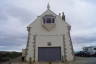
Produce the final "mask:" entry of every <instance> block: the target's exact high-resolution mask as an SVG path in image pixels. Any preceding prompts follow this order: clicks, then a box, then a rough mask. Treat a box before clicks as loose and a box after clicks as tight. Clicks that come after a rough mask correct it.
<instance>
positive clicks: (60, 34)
mask: <svg viewBox="0 0 96 64" xmlns="http://www.w3.org/2000/svg"><path fill="white" fill-rule="evenodd" d="M47 14H48V13H47ZM42 16H44V14H43V15H41V16H39V17H38V18H37V19H36V20H35V22H33V23H32V24H30V25H29V26H28V27H30V35H29V37H30V38H29V44H28V51H27V57H26V59H27V61H29V58H30V57H32V61H33V60H34V45H33V44H34V36H35V37H36V39H35V43H36V47H35V50H36V51H35V61H38V47H61V56H62V57H63V60H67V61H71V60H73V55H72V51H73V50H72V44H71V42H70V36H69V30H68V25H67V24H66V23H65V22H64V21H62V19H61V17H60V16H58V15H55V16H56V21H55V22H56V26H55V28H53V29H52V30H51V31H47V30H46V29H44V28H43V27H42ZM48 42H51V44H52V45H51V46H48V44H47V43H48Z"/></svg>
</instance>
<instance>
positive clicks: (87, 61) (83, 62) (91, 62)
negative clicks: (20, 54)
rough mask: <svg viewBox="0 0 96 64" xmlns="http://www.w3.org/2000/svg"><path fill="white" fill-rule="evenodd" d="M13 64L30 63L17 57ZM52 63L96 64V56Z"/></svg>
mask: <svg viewBox="0 0 96 64" xmlns="http://www.w3.org/2000/svg"><path fill="white" fill-rule="evenodd" d="M0 64H1V63H0ZM2 64H9V63H8V62H6V63H2ZM12 64H29V63H21V62H20V61H16V59H15V62H13V63H12ZM37 64H38V63H37ZM40 64H48V63H40ZM52 64H96V57H75V61H74V62H70V63H52Z"/></svg>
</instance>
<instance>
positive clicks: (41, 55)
mask: <svg viewBox="0 0 96 64" xmlns="http://www.w3.org/2000/svg"><path fill="white" fill-rule="evenodd" d="M38 61H61V48H60V47H39V48H38Z"/></svg>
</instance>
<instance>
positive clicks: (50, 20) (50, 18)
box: [43, 15, 55, 24]
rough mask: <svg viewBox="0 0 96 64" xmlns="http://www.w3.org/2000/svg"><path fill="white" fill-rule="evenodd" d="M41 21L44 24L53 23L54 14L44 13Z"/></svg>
mask: <svg viewBox="0 0 96 64" xmlns="http://www.w3.org/2000/svg"><path fill="white" fill-rule="evenodd" d="M43 23H44V24H47V23H48V24H50V23H55V17H54V16H52V15H45V16H44V17H43Z"/></svg>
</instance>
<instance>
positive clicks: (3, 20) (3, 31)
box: [0, 0, 96, 51]
mask: <svg viewBox="0 0 96 64" xmlns="http://www.w3.org/2000/svg"><path fill="white" fill-rule="evenodd" d="M48 2H49V4H50V7H51V10H52V11H53V12H55V13H56V14H59V13H62V12H64V13H65V16H66V22H68V23H69V24H70V25H71V27H72V28H71V37H72V43H73V47H74V50H75V51H80V50H82V47H86V46H96V0H0V51H21V50H22V48H25V47H26V43H27V29H26V27H27V26H28V25H29V24H30V23H32V22H33V21H34V20H35V19H36V17H37V16H39V15H40V14H42V13H43V12H44V11H46V8H47V4H48Z"/></svg>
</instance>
